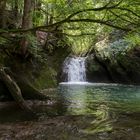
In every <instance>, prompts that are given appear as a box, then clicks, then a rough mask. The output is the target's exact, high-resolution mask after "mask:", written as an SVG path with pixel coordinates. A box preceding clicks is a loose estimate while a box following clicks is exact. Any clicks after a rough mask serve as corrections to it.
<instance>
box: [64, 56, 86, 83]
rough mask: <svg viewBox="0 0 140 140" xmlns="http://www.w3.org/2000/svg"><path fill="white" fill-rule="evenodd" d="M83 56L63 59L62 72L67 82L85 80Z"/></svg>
mask: <svg viewBox="0 0 140 140" xmlns="http://www.w3.org/2000/svg"><path fill="white" fill-rule="evenodd" d="M85 59H86V58H85V57H67V58H66V59H65V61H64V66H63V73H65V75H66V76H67V81H68V82H85V81H86V68H85Z"/></svg>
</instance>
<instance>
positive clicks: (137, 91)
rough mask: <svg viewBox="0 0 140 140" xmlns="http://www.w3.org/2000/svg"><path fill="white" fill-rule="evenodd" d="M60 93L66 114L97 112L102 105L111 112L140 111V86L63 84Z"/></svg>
mask: <svg viewBox="0 0 140 140" xmlns="http://www.w3.org/2000/svg"><path fill="white" fill-rule="evenodd" d="M59 95H60V96H61V98H62V99H63V100H64V103H63V105H64V106H66V107H67V111H66V112H65V113H66V114H72V115H75V114H77V115H81V114H95V113H96V111H97V109H99V108H100V107H101V108H103V107H104V109H105V110H108V111H109V112H110V111H112V112H124V113H133V112H140V86H128V85H126V86H125V85H117V84H116V85H115V84H114V85H110V84H85V85H78V84H77V85H74V84H62V85H60V87H59Z"/></svg>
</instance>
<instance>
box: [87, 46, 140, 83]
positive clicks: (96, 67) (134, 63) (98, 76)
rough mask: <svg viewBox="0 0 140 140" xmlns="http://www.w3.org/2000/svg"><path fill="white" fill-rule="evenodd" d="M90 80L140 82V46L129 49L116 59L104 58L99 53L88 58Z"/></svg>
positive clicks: (88, 76)
mask: <svg viewBox="0 0 140 140" xmlns="http://www.w3.org/2000/svg"><path fill="white" fill-rule="evenodd" d="M87 80H88V81H89V82H115V83H124V84H140V47H135V48H133V49H131V50H129V51H128V52H127V53H126V54H125V55H120V56H118V57H116V59H114V60H111V59H109V58H108V59H104V58H102V57H101V56H100V55H98V54H96V53H95V54H94V55H91V56H90V57H88V59H87Z"/></svg>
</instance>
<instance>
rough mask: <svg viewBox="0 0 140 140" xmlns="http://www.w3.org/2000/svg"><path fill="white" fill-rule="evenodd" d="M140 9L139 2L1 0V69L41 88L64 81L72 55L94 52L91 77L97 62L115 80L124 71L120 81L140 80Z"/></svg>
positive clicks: (84, 54) (136, 81) (120, 0)
mask: <svg viewBox="0 0 140 140" xmlns="http://www.w3.org/2000/svg"><path fill="white" fill-rule="evenodd" d="M139 13H140V2H139V0H135V1H133V0H105V1H102V0H98V1H97V0H1V1H0V16H1V23H0V55H1V56H0V57H1V58H0V64H1V68H4V69H5V68H6V69H7V67H8V68H10V71H12V73H13V74H10V75H14V76H13V77H14V79H16V81H24V82H22V83H30V84H32V85H34V86H36V87H37V88H40V89H42V88H46V87H54V86H56V85H57V82H58V81H59V80H61V76H60V75H61V74H60V73H61V68H60V67H61V64H62V62H63V61H64V59H65V58H66V57H67V56H68V55H69V54H71V55H77V56H89V55H91V54H95V55H94V58H93V59H96V62H94V60H93V61H90V60H89V62H91V64H89V65H90V66H89V68H88V69H89V77H90V76H91V75H92V73H93V72H95V71H98V70H99V71H100V66H97V68H95V67H94V66H93V65H95V64H96V65H97V63H98V64H100V65H101V67H102V69H105V71H106V73H107V75H108V77H109V79H110V82H120V81H119V80H118V79H119V77H122V75H123V79H126V80H124V81H121V82H127V83H131V82H132V83H139V80H138V78H137V80H135V77H137V76H136V75H140V73H139V72H137V71H138V70H139V68H140V63H139V52H140V49H139V46H140V34H139V31H140V22H139V21H140V14H139ZM126 55H127V57H126ZM124 56H125V57H124ZM131 56H132V57H131ZM135 56H136V57H135ZM129 60H130V61H129ZM130 64H132V65H131V66H130ZM114 67H115V68H114ZM116 67H117V68H118V69H116ZM93 68H95V69H96V70H95V69H93ZM98 68H99V69H98ZM112 71H113V72H112ZM100 72H101V73H102V70H101V71H100ZM100 72H99V73H100ZM6 73H7V72H6ZM90 73H91V74H90ZM133 73H134V76H133ZM8 74H9V72H8ZM130 74H132V76H130V79H127V78H126V77H129V75H130ZM17 75H20V76H19V77H21V78H19V77H18V78H17ZM114 75H115V76H116V75H117V76H116V77H115V78H114ZM97 76H98V74H97ZM21 79H22V80H21ZM23 79H24V80H23ZM46 79H47V82H45V81H46ZM116 79H117V80H116ZM18 84H19V83H18ZM19 85H20V84H19ZM21 85H23V84H21ZM22 87H23V86H21V87H20V88H22ZM26 88H27V87H26ZM25 91H26V92H27V91H28V90H24V89H23V91H22V92H25Z"/></svg>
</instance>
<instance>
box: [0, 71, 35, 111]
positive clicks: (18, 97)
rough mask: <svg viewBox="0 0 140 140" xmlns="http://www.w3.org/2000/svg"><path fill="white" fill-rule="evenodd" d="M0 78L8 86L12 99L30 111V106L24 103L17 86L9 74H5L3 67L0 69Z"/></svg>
mask: <svg viewBox="0 0 140 140" xmlns="http://www.w3.org/2000/svg"><path fill="white" fill-rule="evenodd" d="M0 78H1V79H2V81H3V82H4V83H5V85H6V87H7V88H8V90H9V92H10V93H11V95H12V97H13V98H14V100H15V101H16V102H17V103H18V105H19V106H20V107H21V108H22V109H24V110H26V111H28V112H32V110H31V108H30V107H29V106H28V105H26V103H25V101H24V99H23V97H22V94H21V90H20V88H19V86H18V85H17V83H16V82H15V81H14V80H13V79H12V78H11V77H10V76H9V75H7V74H6V73H5V71H4V69H3V68H1V69H0Z"/></svg>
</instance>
